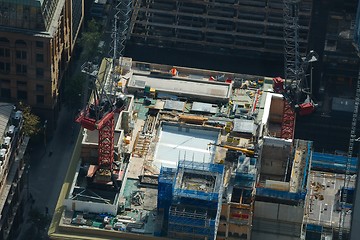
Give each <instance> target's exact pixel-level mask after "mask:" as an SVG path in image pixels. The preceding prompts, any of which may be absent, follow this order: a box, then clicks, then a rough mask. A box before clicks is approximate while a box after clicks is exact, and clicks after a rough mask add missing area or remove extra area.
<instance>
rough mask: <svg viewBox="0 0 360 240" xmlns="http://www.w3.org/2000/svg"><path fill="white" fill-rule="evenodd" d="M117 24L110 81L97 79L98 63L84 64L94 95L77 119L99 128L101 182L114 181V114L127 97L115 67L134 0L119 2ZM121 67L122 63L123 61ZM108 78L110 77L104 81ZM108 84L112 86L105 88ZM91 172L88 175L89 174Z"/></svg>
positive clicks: (97, 176)
mask: <svg viewBox="0 0 360 240" xmlns="http://www.w3.org/2000/svg"><path fill="white" fill-rule="evenodd" d="M115 11H116V13H115V15H114V25H113V30H112V34H111V37H112V44H111V53H112V61H111V62H110V64H111V65H110V70H109V74H110V79H109V81H110V82H105V83H103V82H102V81H101V80H99V79H98V78H97V76H98V75H99V74H98V70H97V69H96V65H94V64H93V63H91V62H87V63H85V64H83V65H82V72H83V73H86V74H88V75H90V76H91V79H93V80H94V79H95V80H94V82H93V83H92V84H91V86H92V87H93V88H92V96H91V98H90V101H89V102H88V103H87V106H86V107H85V108H84V109H83V110H82V111H81V112H80V114H79V115H78V116H77V118H76V119H75V121H76V122H77V123H80V124H81V126H82V127H83V128H85V129H88V130H89V131H95V130H97V131H98V132H99V134H98V162H97V165H96V167H95V171H94V174H91V176H94V178H93V181H94V182H96V183H100V184H108V183H110V182H113V184H114V185H116V183H115V182H114V181H113V178H114V171H113V162H114V132H115V123H114V121H115V120H114V114H115V112H120V111H121V110H123V109H124V107H125V106H126V97H125V96H124V95H119V94H117V89H116V87H114V86H115V85H117V81H118V73H119V72H118V71H116V69H115V66H116V65H117V64H118V59H119V57H120V59H122V56H123V53H124V49H125V41H126V37H127V30H128V24H129V21H130V11H131V0H124V1H119V3H118V4H117V5H116V8H115ZM107 64H108V63H107ZM120 66H121V64H120ZM105 81H107V79H106V80H105ZM105 84H107V85H108V86H110V87H107V89H105ZM88 175H89V174H88Z"/></svg>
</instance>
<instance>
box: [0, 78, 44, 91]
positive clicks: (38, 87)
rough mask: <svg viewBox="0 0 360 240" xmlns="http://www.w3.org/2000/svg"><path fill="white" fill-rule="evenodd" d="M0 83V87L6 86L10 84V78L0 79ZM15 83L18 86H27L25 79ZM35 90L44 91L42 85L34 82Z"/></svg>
mask: <svg viewBox="0 0 360 240" xmlns="http://www.w3.org/2000/svg"><path fill="white" fill-rule="evenodd" d="M0 84H1V86H2V87H4V86H8V85H10V80H9V79H1V80H0ZM16 84H17V86H19V87H26V86H27V82H26V81H17V82H16ZM36 91H37V92H44V85H41V84H36Z"/></svg>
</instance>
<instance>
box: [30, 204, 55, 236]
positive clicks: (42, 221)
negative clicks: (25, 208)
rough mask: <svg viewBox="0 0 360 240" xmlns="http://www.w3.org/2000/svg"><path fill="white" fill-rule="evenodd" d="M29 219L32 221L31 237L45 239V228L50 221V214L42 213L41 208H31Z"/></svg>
mask: <svg viewBox="0 0 360 240" xmlns="http://www.w3.org/2000/svg"><path fill="white" fill-rule="evenodd" d="M27 221H28V222H29V223H31V227H30V229H29V231H31V232H32V234H31V236H32V238H31V239H44V237H43V235H44V230H46V227H47V226H48V225H49V223H50V216H47V215H45V214H42V213H41V212H40V211H39V209H37V208H34V209H31V210H30V212H29V215H28V220H27Z"/></svg>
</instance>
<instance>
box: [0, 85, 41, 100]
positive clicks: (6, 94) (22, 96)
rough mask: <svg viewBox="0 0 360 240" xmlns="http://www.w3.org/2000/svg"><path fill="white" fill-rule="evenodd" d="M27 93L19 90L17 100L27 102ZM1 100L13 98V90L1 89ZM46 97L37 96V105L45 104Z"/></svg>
mask: <svg viewBox="0 0 360 240" xmlns="http://www.w3.org/2000/svg"><path fill="white" fill-rule="evenodd" d="M27 96H28V94H27V91H24V90H19V89H18V90H17V99H18V100H24V101H27ZM0 98H1V99H10V98H11V90H10V89H9V88H1V90H0ZM44 103H45V97H44V95H36V104H44Z"/></svg>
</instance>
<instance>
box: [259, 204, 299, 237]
mask: <svg viewBox="0 0 360 240" xmlns="http://www.w3.org/2000/svg"><path fill="white" fill-rule="evenodd" d="M254 209H255V210H254V221H253V230H252V239H276V240H278V239H286V240H288V239H297V240H298V239H299V237H300V235H301V232H302V222H303V214H304V208H303V206H290V205H285V204H278V203H270V202H259V201H256V202H255V208H254ZM278 237H279V238H278Z"/></svg>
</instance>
